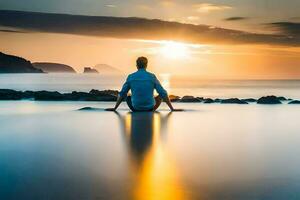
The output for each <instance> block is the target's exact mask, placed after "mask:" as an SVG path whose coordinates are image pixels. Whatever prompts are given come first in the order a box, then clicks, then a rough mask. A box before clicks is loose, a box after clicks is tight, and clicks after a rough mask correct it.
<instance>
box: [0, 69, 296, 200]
mask: <svg viewBox="0 0 300 200" xmlns="http://www.w3.org/2000/svg"><path fill="white" fill-rule="evenodd" d="M125 78H126V77H115V76H101V75H95V74H91V75H90V74H89V75H83V74H46V75H45V74H43V75H42V74H13V75H0V88H9V89H15V90H51V91H60V92H70V91H73V90H75V91H89V90H91V89H99V90H103V89H119V88H120V86H121V84H122V83H123V82H124V81H125ZM160 80H161V82H162V84H164V85H165V87H166V88H168V90H169V91H170V92H171V93H172V94H176V95H181V96H182V95H194V96H204V97H213V98H217V97H239V98H246V97H259V96H264V95H271V94H274V95H278V96H285V97H289V98H299V97H300V94H299V87H300V82H299V81H291V80H272V81H270V80H268V81H266V80H264V81H263V80H222V81H221V80H198V81H196V80H191V79H186V80H183V79H182V78H177V79H175V78H172V77H169V76H167V77H166V76H165V77H162V78H161V77H160ZM112 106H114V103H113V102H81V101H78V102H74V101H73V102H72V101H56V102H52V101H32V100H21V101H0V199H5V200H11V199H12V200H15V199H17V200H19V199H50V200H52V199H55V200H68V199H70V200H74V199H75V200H77V199H79V200H81V199H96V200H98V199H104V200H123V199H124V200H169V199H170V200H198V199H201V200H202V199H203V200H223V199H224V200H241V199H242V200H253V199H255V200H283V199H284V200H294V199H295V200H296V199H300V159H299V153H300V125H299V121H298V120H299V119H300V106H299V105H289V104H286V103H285V104H281V105H258V104H247V105H224V104H209V105H208V104H201V103H175V104H174V107H176V108H183V109H184V111H183V112H169V109H168V107H167V106H166V105H165V104H162V106H161V107H160V109H159V110H158V111H157V112H140V113H132V112H130V110H129V109H128V107H127V106H126V105H125V104H124V103H123V104H121V106H120V108H119V109H118V112H108V111H105V110H104V109H105V108H108V107H112ZM84 107H90V109H85V110H80V108H84Z"/></svg>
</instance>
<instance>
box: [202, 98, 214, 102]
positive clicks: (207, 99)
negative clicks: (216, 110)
mask: <svg viewBox="0 0 300 200" xmlns="http://www.w3.org/2000/svg"><path fill="white" fill-rule="evenodd" d="M203 103H215V101H214V100H213V99H211V98H205V99H203Z"/></svg>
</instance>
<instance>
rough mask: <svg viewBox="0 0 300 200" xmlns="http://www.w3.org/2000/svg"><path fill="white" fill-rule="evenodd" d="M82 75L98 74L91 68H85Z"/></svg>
mask: <svg viewBox="0 0 300 200" xmlns="http://www.w3.org/2000/svg"><path fill="white" fill-rule="evenodd" d="M83 73H94V74H98V73H99V72H98V71H97V70H96V69H93V68H91V67H85V68H84V70H83Z"/></svg>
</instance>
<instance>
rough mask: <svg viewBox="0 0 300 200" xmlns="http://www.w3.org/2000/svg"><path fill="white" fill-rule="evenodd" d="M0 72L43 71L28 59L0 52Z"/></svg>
mask: <svg viewBox="0 0 300 200" xmlns="http://www.w3.org/2000/svg"><path fill="white" fill-rule="evenodd" d="M0 73H44V71H43V70H41V69H37V68H35V67H34V66H33V65H32V63H31V62H30V61H29V60H26V59H24V58H21V57H18V56H13V55H8V54H4V53H2V52H0Z"/></svg>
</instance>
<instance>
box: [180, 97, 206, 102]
mask: <svg viewBox="0 0 300 200" xmlns="http://www.w3.org/2000/svg"><path fill="white" fill-rule="evenodd" d="M180 102H184V103H192V102H201V99H200V98H198V97H194V96H183V97H182V98H181V99H180Z"/></svg>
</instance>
